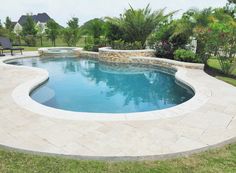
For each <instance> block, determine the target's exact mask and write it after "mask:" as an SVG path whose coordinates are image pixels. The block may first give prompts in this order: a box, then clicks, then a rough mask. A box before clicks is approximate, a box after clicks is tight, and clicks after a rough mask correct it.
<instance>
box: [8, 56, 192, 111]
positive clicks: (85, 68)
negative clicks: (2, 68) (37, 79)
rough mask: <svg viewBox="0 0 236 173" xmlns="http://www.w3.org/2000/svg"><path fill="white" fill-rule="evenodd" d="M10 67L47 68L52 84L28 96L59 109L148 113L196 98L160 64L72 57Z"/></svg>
mask: <svg viewBox="0 0 236 173" xmlns="http://www.w3.org/2000/svg"><path fill="white" fill-rule="evenodd" d="M7 63H8V64H15V65H24V66H32V67H39V68H43V69H46V70H47V71H48V72H49V80H48V81H47V82H45V83H44V84H43V85H41V86H40V87H38V88H36V89H35V90H34V91H32V93H31V94H30V95H31V97H32V99H34V100H35V101H37V102H39V103H41V104H43V105H46V106H50V107H54V108H58V109H64V110H70V111H77V112H97V113H130V112H144V111H151V110H160V109H165V108H169V107H172V106H175V105H178V104H181V103H183V102H185V101H187V100H189V99H190V98H192V97H193V95H194V92H193V91H192V90H191V89H190V88H189V87H188V86H186V85H184V84H182V83H180V82H178V81H177V80H176V79H175V77H174V73H175V71H173V70H171V69H167V68H162V67H157V66H156V67H154V66H144V65H137V64H129V65H127V64H126V65H125V64H108V63H102V62H99V61H96V60H93V59H79V58H72V57H66V58H37V57H36V58H25V59H17V60H11V61H9V62H7Z"/></svg>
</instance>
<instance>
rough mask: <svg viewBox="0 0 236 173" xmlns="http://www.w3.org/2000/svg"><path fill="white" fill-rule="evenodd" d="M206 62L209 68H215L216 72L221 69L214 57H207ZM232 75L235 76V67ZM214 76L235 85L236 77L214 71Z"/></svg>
mask: <svg viewBox="0 0 236 173" xmlns="http://www.w3.org/2000/svg"><path fill="white" fill-rule="evenodd" d="M207 64H208V66H209V67H210V68H212V69H214V70H216V72H217V71H219V72H220V71H221V67H220V63H219V61H218V60H217V59H216V58H211V59H209V60H208V62H207ZM232 75H234V76H236V68H235V69H234V70H233V72H232ZM215 77H216V78H217V79H219V80H222V81H225V82H227V83H229V84H231V85H234V86H236V77H235V78H233V77H229V76H225V75H223V74H221V73H216V74H215Z"/></svg>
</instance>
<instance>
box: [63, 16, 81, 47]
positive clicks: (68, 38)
mask: <svg viewBox="0 0 236 173" xmlns="http://www.w3.org/2000/svg"><path fill="white" fill-rule="evenodd" d="M78 23H79V19H78V18H75V17H74V18H72V19H71V20H69V21H68V23H67V24H68V27H67V28H65V29H64V30H63V37H64V41H65V42H66V43H67V45H68V46H76V44H77V42H78V41H79V37H80V34H79V24H78Z"/></svg>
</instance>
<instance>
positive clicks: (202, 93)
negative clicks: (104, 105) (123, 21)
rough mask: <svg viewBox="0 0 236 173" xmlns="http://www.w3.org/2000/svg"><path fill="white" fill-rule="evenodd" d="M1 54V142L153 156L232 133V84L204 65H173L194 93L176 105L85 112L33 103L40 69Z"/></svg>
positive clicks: (105, 155) (57, 150)
mask: <svg viewBox="0 0 236 173" xmlns="http://www.w3.org/2000/svg"><path fill="white" fill-rule="evenodd" d="M36 55H37V52H24V55H18V54H17V55H15V56H13V57H12V56H8V55H7V56H5V57H0V145H2V146H7V147H12V148H16V149H21V150H27V151H34V152H42V153H52V154H61V155H70V156H76V157H80V158H89V159H150V158H151V159H158V158H162V157H167V156H175V155H176V154H181V153H186V152H187V153H191V152H195V151H199V150H203V149H207V148H210V147H215V146H217V145H221V144H223V143H228V142H232V141H234V139H235V138H236V88H235V87H233V86H231V85H229V84H227V83H224V82H222V81H220V80H217V79H215V78H213V77H211V76H209V75H207V74H206V73H205V72H204V71H203V70H197V69H187V68H183V67H177V68H178V72H177V73H176V77H177V78H178V79H180V80H182V81H185V82H186V83H188V84H189V85H191V86H192V87H193V88H194V90H195V92H196V94H195V96H194V97H193V98H192V99H191V100H189V101H187V102H185V103H183V104H181V105H178V106H176V107H173V108H169V109H165V110H160V111H151V112H145V113H131V114H115V115H113V114H89V113H74V112H69V111H63V110H55V109H53V108H48V107H45V106H43V105H40V104H38V103H36V102H35V101H33V100H31V99H30V97H29V96H28V94H29V93H28V92H29V90H31V89H32V87H34V86H35V85H36V84H39V83H40V82H42V81H44V80H45V79H46V78H47V77H48V76H47V75H48V74H47V72H46V71H45V70H41V69H36V68H35V69H34V68H31V67H19V66H13V65H6V64H4V63H3V60H6V59H12V58H20V57H26V56H36Z"/></svg>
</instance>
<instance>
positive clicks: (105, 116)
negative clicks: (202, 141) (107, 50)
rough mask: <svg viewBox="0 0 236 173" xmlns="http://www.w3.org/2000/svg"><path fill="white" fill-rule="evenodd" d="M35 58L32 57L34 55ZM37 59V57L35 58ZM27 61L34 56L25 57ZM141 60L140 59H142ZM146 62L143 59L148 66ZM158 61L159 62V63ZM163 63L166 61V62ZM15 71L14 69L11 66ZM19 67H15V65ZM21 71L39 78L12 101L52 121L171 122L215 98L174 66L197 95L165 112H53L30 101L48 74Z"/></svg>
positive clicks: (24, 85)
mask: <svg viewBox="0 0 236 173" xmlns="http://www.w3.org/2000/svg"><path fill="white" fill-rule="evenodd" d="M31 56H32V55H31ZM34 56H37V54H35V55H34ZM23 57H25V58H27V57H30V56H23ZM23 57H22V56H20V57H14V58H5V59H3V60H2V63H3V64H4V65H5V66H9V65H8V64H5V63H4V62H6V61H8V60H12V59H19V58H23ZM139 59H140V58H139ZM145 59H146V58H143V60H144V62H145ZM157 60H158V59H157ZM162 61H163V60H162ZM10 66H11V67H12V65H10ZM13 66H15V65H13ZM15 67H17V68H22V69H29V70H33V71H37V73H39V75H37V76H36V77H35V78H34V79H33V80H29V81H26V82H24V83H22V84H20V85H19V86H17V87H16V88H15V89H14V90H13V92H12V97H13V99H14V101H15V102H16V103H17V104H18V105H19V106H21V107H22V108H24V109H26V110H29V111H31V112H34V113H37V114H40V115H43V116H47V117H51V118H57V119H66V120H83V121H138V120H156V119H163V118H171V117H176V116H181V115H184V114H186V113H189V112H191V111H193V110H195V109H197V108H199V107H200V106H201V105H203V104H204V103H205V102H206V101H207V100H208V99H209V97H210V96H211V91H207V90H206V88H200V89H198V86H197V84H196V83H194V82H193V81H191V80H190V79H189V78H187V77H186V68H183V67H178V66H171V67H169V68H174V69H176V70H177V72H176V73H175V78H176V79H177V80H178V81H180V82H182V83H184V84H185V85H187V86H188V87H190V88H191V89H192V90H193V91H194V92H195V95H194V96H193V97H192V98H191V99H190V100H188V101H186V102H184V103H182V104H179V105H176V106H173V107H170V108H166V109H162V110H154V111H147V112H135V113H116V114H113V113H90V112H88V113H86V112H73V111H68V110H62V109H57V108H52V107H48V106H45V105H43V104H40V103H38V102H37V101H35V100H33V99H32V98H31V97H30V93H31V92H32V91H33V90H34V89H35V88H37V87H38V86H40V85H42V84H43V83H44V82H45V81H46V80H48V78H49V74H48V72H47V71H46V70H44V69H41V68H36V67H26V66H15Z"/></svg>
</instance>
